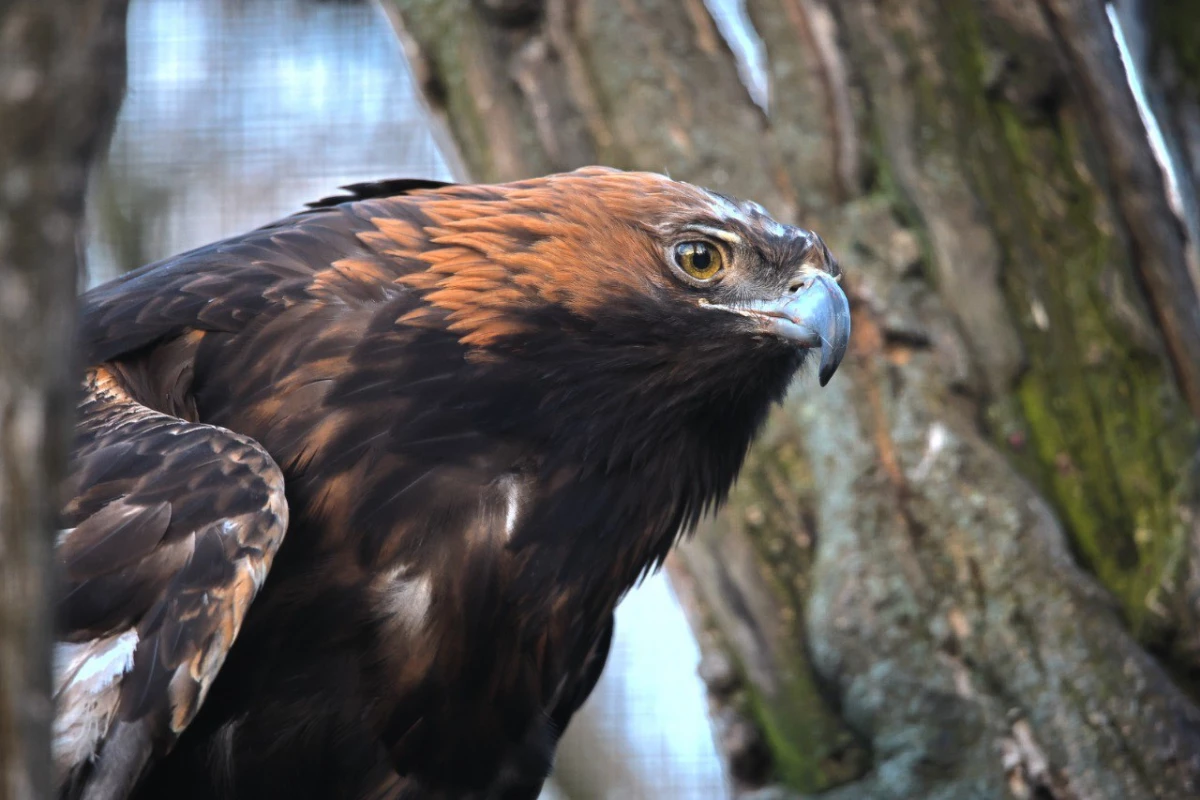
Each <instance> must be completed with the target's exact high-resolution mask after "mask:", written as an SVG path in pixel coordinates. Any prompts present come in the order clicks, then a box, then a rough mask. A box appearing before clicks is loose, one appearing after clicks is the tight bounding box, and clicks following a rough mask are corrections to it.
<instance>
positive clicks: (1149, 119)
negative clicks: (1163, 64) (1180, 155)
mask: <svg viewBox="0 0 1200 800" xmlns="http://www.w3.org/2000/svg"><path fill="white" fill-rule="evenodd" d="M1104 10H1105V12H1106V13H1107V14H1108V23H1109V25H1111V26H1112V32H1113V39H1115V40H1116V42H1117V50H1118V52H1120V54H1121V64H1122V65H1123V66H1124V67H1125V79H1126V80H1128V81H1129V88H1130V90H1131V91H1132V92H1133V100H1134V102H1135V103H1136V104H1137V110H1138V116H1140V117H1141V118H1142V125H1143V127H1145V129H1146V138H1147V139H1149V140H1150V149H1151V150H1153V151H1154V159H1155V160H1156V161H1158V166H1159V169H1161V170H1162V173H1163V180H1164V181H1165V182H1166V184H1167V200H1168V202H1170V204H1171V210H1172V211H1174V212H1175V216H1177V217H1179V218H1180V219H1183V200H1182V198H1181V197H1180V194H1179V176H1178V174H1177V173H1176V171H1175V165H1174V164H1173V163H1172V161H1171V154H1170V151H1169V150H1167V141H1166V139H1165V138H1163V134H1162V128H1161V127H1159V124H1158V118H1157V117H1155V116H1154V111H1153V109H1151V108H1150V102H1149V101H1148V100H1147V99H1146V87H1145V86H1144V85H1143V83H1142V76H1141V73H1139V72H1138V65H1137V63H1136V61H1135V60H1134V58H1133V55H1132V53H1130V51H1129V41H1128V40H1127V39H1126V37H1125V29H1124V28H1123V27H1122V26H1121V17H1120V14H1118V12H1117V9H1116V7H1115V6H1114V5H1113V4H1112V3H1105V5H1104Z"/></svg>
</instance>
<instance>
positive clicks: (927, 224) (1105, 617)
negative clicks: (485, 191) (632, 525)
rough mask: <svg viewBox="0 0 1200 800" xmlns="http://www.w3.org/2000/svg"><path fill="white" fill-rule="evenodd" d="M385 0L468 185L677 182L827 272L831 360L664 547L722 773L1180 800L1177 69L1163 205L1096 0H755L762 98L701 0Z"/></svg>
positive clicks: (1183, 603) (1193, 608)
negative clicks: (694, 638)
mask: <svg viewBox="0 0 1200 800" xmlns="http://www.w3.org/2000/svg"><path fill="white" fill-rule="evenodd" d="M385 5H386V7H387V8H388V9H389V10H390V11H392V12H396V13H395V14H394V16H395V17H396V19H397V20H398V22H399V24H400V25H401V26H402V35H403V38H404V40H405V43H406V46H407V48H408V50H409V53H410V57H411V58H412V59H413V61H414V65H415V66H416V68H417V74H418V76H419V77H420V80H421V81H422V84H423V87H424V90H425V93H426V96H427V98H428V100H429V102H430V104H431V106H432V107H433V110H434V111H435V112H436V113H437V114H438V116H440V118H441V119H442V120H443V122H444V123H445V127H446V129H447V130H448V131H449V132H450V133H451V134H452V136H453V139H454V140H455V141H456V142H457V143H458V145H459V152H460V156H461V159H462V162H463V163H464V164H465V165H466V169H467V170H468V171H469V173H470V175H471V176H472V177H473V178H475V179H478V180H483V181H494V180H505V179H512V178H518V177H523V176H527V175H531V174H538V173H546V172H552V171H557V170H563V169H570V168H574V167H577V166H580V165H582V164H585V163H593V162H595V163H604V164H609V165H612V166H617V167H623V168H629V169H650V170H655V171H664V172H668V173H670V174H671V175H672V176H673V177H677V178H681V179H685V180H688V181H692V182H695V183H699V184H702V185H705V186H709V187H711V188H714V189H717V190H720V191H724V192H730V193H733V194H736V195H739V196H741V197H746V198H752V199H755V200H757V201H759V202H760V203H762V204H763V205H765V206H766V207H767V208H769V209H771V210H772V211H773V212H774V213H775V214H776V215H777V216H779V217H780V218H782V219H785V220H788V221H792V222H796V223H798V224H801V225H803V226H805V227H809V228H813V229H815V230H817V231H818V232H820V233H821V234H822V235H823V236H824V237H825V239H826V240H827V241H828V242H829V244H830V247H831V248H832V249H833V251H834V253H835V255H837V256H838V257H839V258H840V260H841V262H842V265H843V267H844V269H845V272H846V275H847V278H846V285H847V287H848V292H849V293H850V294H851V297H852V303H853V309H854V337H853V341H852V344H851V352H850V354H849V355H848V356H847V358H846V361H845V363H844V364H843V366H842V369H841V371H840V372H839V373H838V375H837V376H836V378H835V379H834V380H833V381H832V383H831V384H830V386H829V387H827V388H826V389H824V390H818V389H817V387H816V386H815V381H812V380H802V381H800V385H799V386H798V387H797V389H796V391H795V392H794V393H793V396H792V398H791V399H790V400H789V402H788V403H787V404H786V406H785V407H784V408H783V409H781V411H780V413H778V414H776V415H775V416H774V418H773V420H772V423H771V425H770V427H769V429H768V431H767V433H766V435H765V437H764V439H763V441H761V442H760V443H759V444H758V445H757V446H756V447H755V448H754V451H753V453H752V455H751V458H750V460H749V462H748V463H747V465H746V469H745V471H744V473H743V476H742V479H741V480H740V482H739V486H738V488H737V490H736V492H735V493H734V496H733V498H732V500H731V502H730V506H729V507H728V508H727V509H726V510H725V511H724V512H723V513H722V514H721V515H720V516H719V518H718V519H716V520H715V521H714V522H713V523H712V524H710V525H708V526H706V527H705V528H704V529H703V530H701V531H700V533H699V534H698V535H697V537H696V538H695V539H694V540H693V541H692V542H690V543H689V544H688V545H686V546H685V547H683V548H682V549H681V550H680V551H679V553H678V555H677V557H676V558H674V560H673V563H672V565H671V569H672V577H673V579H674V581H675V585H676V587H677V589H678V590H679V591H680V594H681V596H682V597H683V598H684V600H685V604H686V605H687V606H688V608H689V610H690V612H691V615H692V620H693V623H694V625H695V627H696V628H697V630H698V632H699V635H700V639H701V644H702V648H703V649H704V650H705V652H706V660H705V664H704V665H703V673H704V674H705V676H706V678H707V679H708V681H709V686H710V691H711V694H712V699H713V702H714V706H715V707H716V709H717V715H716V716H717V719H718V724H719V728H720V730H721V732H722V736H723V740H724V741H725V742H726V743H727V748H726V749H727V753H728V755H729V758H730V764H731V770H732V772H733V774H734V776H735V778H736V779H737V780H738V782H739V786H740V787H741V788H743V789H749V788H753V787H756V786H761V785H764V784H766V783H777V784H779V785H780V786H781V787H786V789H784V788H780V789H779V791H781V792H785V791H792V792H807V793H821V796H822V797H828V798H843V797H844V798H915V797H921V798H946V800H950V799H951V798H955V799H957V798H970V797H980V798H994V797H1008V796H1011V797H1017V798H1025V797H1043V798H1047V797H1051V798H1059V799H1060V800H1065V799H1066V798H1089V799H1090V798H1113V799H1114V800H1118V799H1121V800H1133V799H1135V798H1176V797H1179V798H1184V797H1194V796H1197V794H1200V711H1198V710H1197V705H1196V700H1197V698H1198V697H1200V692H1198V691H1197V686H1198V685H1197V682H1196V680H1195V679H1196V676H1197V675H1200V623H1198V621H1200V466H1198V461H1197V455H1196V454H1197V446H1198V443H1200V434H1198V431H1200V427H1198V425H1197V418H1198V416H1200V296H1198V294H1197V285H1198V283H1200V281H1198V280H1197V278H1196V274H1197V269H1196V258H1195V252H1196V242H1195V240H1194V238H1192V239H1190V238H1189V236H1188V232H1189V231H1192V232H1195V231H1196V230H1198V229H1200V225H1197V224H1196V222H1195V217H1196V214H1195V196H1196V191H1195V183H1196V178H1195V175H1196V169H1195V165H1196V164H1198V163H1200V159H1198V158H1197V156H1196V153H1197V152H1200V150H1198V149H1197V148H1198V146H1200V136H1198V135H1196V133H1195V132H1196V131H1197V130H1200V123H1197V119H1200V116H1198V115H1197V112H1196V108H1197V105H1196V102H1195V101H1196V97H1195V94H1194V88H1195V85H1196V84H1194V83H1190V82H1187V81H1186V80H1177V81H1176V82H1175V83H1162V81H1163V80H1165V79H1164V78H1162V77H1161V76H1162V73H1161V72H1160V73H1154V75H1153V76H1152V80H1151V88H1152V89H1154V88H1155V87H1160V86H1166V87H1167V88H1166V89H1162V90H1160V91H1157V92H1156V93H1155V94H1154V97H1153V98H1152V100H1153V102H1152V107H1155V103H1156V104H1157V106H1158V107H1159V108H1160V113H1162V114H1164V118H1165V119H1167V121H1168V128H1169V130H1168V135H1167V136H1166V137H1165V139H1166V142H1167V148H1168V150H1167V153H1168V157H1169V159H1168V160H1173V161H1175V162H1177V163H1178V164H1179V165H1182V167H1181V169H1180V174H1181V176H1182V178H1181V179H1180V180H1179V181H1177V183H1180V184H1181V188H1176V189H1174V190H1172V191H1168V185H1167V182H1166V180H1165V178H1164V174H1163V172H1162V170H1161V169H1160V166H1159V164H1158V163H1157V162H1156V160H1155V155H1154V152H1153V151H1152V149H1151V146H1150V144H1149V142H1148V139H1147V135H1146V130H1145V127H1144V125H1143V122H1142V120H1141V118H1140V117H1139V113H1138V108H1137V106H1136V104H1135V99H1134V94H1133V92H1132V91H1131V89H1130V85H1129V83H1128V82H1127V80H1126V77H1125V73H1124V71H1123V68H1122V63H1121V58H1120V55H1119V52H1118V47H1117V44H1116V42H1115V40H1114V37H1113V34H1112V30H1111V28H1110V24H1109V20H1108V18H1107V17H1106V14H1105V8H1104V6H1103V4H1101V3H1099V2H1095V3H1091V2H1069V1H1068V0H904V1H903V2H901V1H900V0H891V1H890V2H884V0H837V2H833V0H830V1H829V2H823V1H822V0H748V5H749V12H750V16H751V18H752V20H753V22H754V24H755V26H756V28H757V30H758V31H759V32H760V33H761V36H762V39H763V44H764V46H765V52H766V57H767V77H768V81H769V86H770V100H769V110H768V111H766V112H764V111H762V110H761V109H760V108H759V107H758V106H757V105H756V104H755V103H754V101H753V100H752V98H751V95H750V93H749V92H748V91H747V89H746V88H745V86H744V85H743V83H742V82H741V81H740V80H739V76H738V66H737V63H736V59H735V57H734V55H733V54H732V53H731V51H730V49H729V48H728V47H727V45H726V43H725V41H724V40H723V38H722V36H721V34H720V33H719V31H718V29H717V27H716V26H715V24H714V22H713V20H712V19H711V18H710V16H709V13H708V11H707V10H706V7H705V5H704V3H703V0H581V1H580V2H567V0H546V1H545V2H542V1H540V0H449V1H446V2H425V1H423V0H388V2H387V3H385ZM1179 5H1180V4H1179V3H1170V2H1164V3H1162V4H1161V5H1157V4H1153V3H1150V2H1148V1H1147V2H1143V3H1129V4H1127V7H1126V6H1123V7H1122V13H1123V14H1125V15H1126V17H1127V18H1128V19H1129V21H1130V27H1132V28H1134V29H1135V30H1136V31H1146V30H1159V31H1166V32H1173V31H1174V30H1176V29H1175V28H1172V27H1170V26H1167V27H1165V28H1164V27H1162V24H1161V18H1162V14H1163V13H1167V12H1169V11H1171V10H1172V9H1173V7H1175V6H1179ZM1156 14H1157V15H1158V16H1155V15H1156ZM1155 24H1158V25H1159V27H1158V28H1153V25H1155ZM1190 46H1192V47H1194V46H1195V43H1194V42H1192V43H1191V45H1190ZM1171 52H1176V53H1177V54H1179V55H1180V58H1179V59H1178V61H1177V63H1182V64H1183V65H1184V66H1185V67H1186V68H1187V69H1188V70H1191V69H1192V67H1194V64H1193V61H1195V58H1194V53H1193V52H1192V51H1187V52H1186V53H1184V52H1183V51H1180V50H1176V51H1171ZM1171 74H1172V75H1174V73H1171ZM1183 74H1184V75H1185V76H1190V75H1194V74H1196V73H1195V72H1194V71H1185V72H1184V73H1183ZM1176 77H1178V76H1177V75H1176ZM1172 80H1175V78H1172ZM1156 81H1158V82H1156ZM1189 104H1190V105H1189ZM1162 109H1166V110H1167V111H1171V112H1174V113H1173V115H1171V114H1166V113H1165V112H1164V111H1162ZM747 722H750V723H752V724H753V730H754V731H757V734H756V735H750V736H748V735H746V723H747ZM756 736H757V739H756Z"/></svg>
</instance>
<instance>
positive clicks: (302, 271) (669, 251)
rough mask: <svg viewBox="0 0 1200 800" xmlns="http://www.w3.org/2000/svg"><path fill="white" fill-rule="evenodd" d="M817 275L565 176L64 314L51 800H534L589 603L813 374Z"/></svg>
mask: <svg viewBox="0 0 1200 800" xmlns="http://www.w3.org/2000/svg"><path fill="white" fill-rule="evenodd" d="M836 275H837V267H836V265H835V263H834V261H833V259H832V258H831V256H830V255H829V252H828V250H826V248H825V246H824V245H823V244H822V243H821V241H820V239H819V238H818V237H816V236H815V235H814V234H811V233H809V232H807V231H803V230H800V229H797V228H793V227H789V226H785V225H780V224H779V223H777V222H775V221H774V220H772V219H771V218H770V217H769V216H767V215H766V213H765V212H764V211H763V210H762V209H760V208H759V207H757V206H755V205H753V204H746V203H738V202H736V201H733V200H730V199H728V198H726V197H723V196H721V195H717V194H713V193H710V192H707V191H705V190H703V189H699V188H696V187H693V186H689V185H687V184H682V183H677V182H673V181H670V180H668V179H666V178H663V177H662V176H658V175H650V174H643V173H623V172H618V171H615V170H605V169H598V168H592V169H587V170H580V171H577V172H574V173H569V174H566V175H555V176H549V177H546V178H541V179H536V180H529V181H522V182H518V183H512V184H506V185H500V186H443V185H439V184H434V183H431V182H425V181H412V182H407V181H390V182H383V183H379V184H370V185H364V186H357V187H351V194H349V195H347V196H342V197H335V198H330V199H328V200H324V201H321V202H319V203H315V204H313V207H312V208H311V209H310V210H309V211H306V212H304V213H301V214H298V215H296V216H293V217H289V218H287V219H285V220H283V221H281V222H278V223H275V224H273V225H270V226H267V227H265V228H262V229H260V230H257V231H254V232H252V233H249V234H247V235H245V236H241V237H236V238H234V239H230V240H227V241H224V242H219V243H217V244H213V245H210V246H208V247H204V248H201V249H199V250H195V251H192V252H190V253H185V254H183V255H181V256H177V257H175V258H172V259H168V260H167V261H164V262H161V263H159V264H154V265H151V266H148V267H145V268H143V269H141V270H138V271H137V272H134V273H131V274H129V275H127V276H125V277H123V278H121V279H119V280H117V281H114V282H113V283H110V284H108V285H106V286H102V287H99V288H97V289H95V290H93V291H92V292H89V293H88V294H87V295H85V297H84V298H83V321H82V346H83V351H84V354H85V357H86V361H87V363H88V364H90V365H92V367H91V369H90V371H89V372H88V377H87V380H86V382H85V386H84V398H83V401H82V403H81V404H80V417H81V419H80V423H79V427H78V435H77V441H76V445H75V451H74V456H73V471H72V478H71V483H70V485H69V487H68V488H69V496H70V497H71V500H70V502H69V503H68V505H67V507H66V509H65V511H64V514H63V517H64V519H63V527H64V529H65V530H64V531H63V532H62V533H61V534H60V537H59V544H58V560H59V563H60V566H61V569H62V574H63V582H64V585H65V590H64V593H63V595H62V598H61V600H60V602H59V606H58V608H59V619H60V632H59V639H60V645H59V648H58V656H59V658H58V663H57V672H56V686H57V692H58V702H59V709H58V717H57V722H56V729H55V734H56V742H55V745H56V751H55V757H56V765H57V767H58V774H59V783H60V793H61V796H63V797H87V798H92V797H126V796H130V795H131V794H132V795H135V796H138V797H146V798H157V797H172V798H176V797H177V798H202V797H203V798H213V797H219V798H261V797H289V798H295V797H300V798H306V797H312V798H348V799H350V800H358V799H359V798H468V797H469V798H511V799H512V800H515V799H516V798H533V797H536V795H537V793H538V791H539V789H540V787H541V784H542V781H543V779H544V777H545V775H546V773H547V772H548V770H549V767H550V763H551V759H552V757H553V751H554V746H555V742H556V741H557V738H558V736H559V734H560V733H561V731H562V729H563V727H564V726H565V725H566V724H567V721H568V720H569V719H570V717H571V715H572V714H573V713H574V712H575V710H576V709H577V708H578V707H579V705H580V704H581V703H582V702H583V700H584V699H585V698H586V697H587V695H588V693H589V692H590V691H591V689H592V687H593V685H594V683H595V681H596V679H597V677H598V676H599V673H600V670H601V668H602V667H603V664H604V660H605V657H606V655H607V649H608V643H609V639H610V637H611V634H612V612H613V608H614V607H615V605H616V603H617V601H618V600H619V599H620V597H621V596H622V595H623V594H624V592H625V591H627V590H628V589H629V587H630V586H631V585H632V584H633V583H634V582H635V581H636V580H637V578H638V577H639V576H640V575H641V574H643V573H644V572H645V571H646V570H648V569H652V568H654V567H655V566H657V565H659V564H660V563H661V562H662V559H663V558H664V557H665V556H666V554H667V552H668V550H669V548H670V547H671V545H672V544H673V542H674V541H675V539H676V537H677V536H678V535H679V533H680V532H681V531H686V530H688V529H689V528H691V527H692V526H693V525H694V524H695V523H696V521H697V520H698V518H699V517H700V516H701V515H702V514H703V513H704V512H706V511H708V510H710V509H712V508H713V507H715V506H716V505H718V504H719V503H720V502H721V501H722V500H723V499H724V497H725V495H726V493H727V491H728V489H729V487H730V485H731V484H732V482H733V480H734V478H735V476H736V474H737V471H738V469H739V467H740V465H741V463H742V460H743V457H744V456H745V453H746V449H747V447H748V446H749V444H750V442H751V439H752V438H753V436H754V434H755V433H756V432H757V430H758V429H759V427H760V426H761V424H762V422H763V419H764V417H765V415H766V412H767V410H768V408H769V406H770V404H771V403H772V402H774V401H777V400H778V399H780V398H781V397H782V396H783V394H784V392H785V390H786V389H787V386H788V384H789V382H790V381H791V379H792V377H793V375H794V373H795V372H796V370H797V368H798V367H799V366H800V364H801V363H802V361H803V358H804V355H805V353H806V352H808V351H809V350H810V349H811V350H814V351H819V352H820V360H821V364H820V367H819V371H820V377H821V381H822V383H823V382H824V381H826V380H828V378H829V376H830V375H831V374H832V372H833V370H834V369H835V368H836V367H837V364H838V362H839V361H840V359H841V356H842V353H843V352H844V350H845V347H846V343H847V339H848V336H849V310H848V307H847V304H846V299H845V295H844V294H842V292H841V290H840V289H839V288H838V287H837V285H836V283H835V280H834V278H835V277H836ZM285 531H286V535H285ZM235 637H236V643H235Z"/></svg>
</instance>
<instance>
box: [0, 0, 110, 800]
mask: <svg viewBox="0 0 1200 800" xmlns="http://www.w3.org/2000/svg"><path fill="white" fill-rule="evenodd" d="M125 4H126V0H5V2H2V3H0V798H3V799H4V800H8V798H13V800H17V798H20V799H21V800H24V798H40V797H49V796H50V786H51V782H50V721H51V717H52V703H51V696H50V647H51V641H52V640H51V624H50V590H49V584H50V579H49V575H50V573H49V566H50V551H51V542H52V541H53V533H52V530H53V529H52V524H53V521H54V517H55V515H56V514H57V512H58V499H57V491H56V489H57V485H58V481H59V479H60V477H61V475H62V472H63V468H64V466H65V459H66V453H67V446H68V444H69V436H70V430H71V428H70V415H71V409H72V408H73V407H74V402H73V398H74V384H75V380H76V375H75V373H74V370H73V369H71V366H72V359H71V357H70V348H71V340H72V336H73V330H74V326H73V323H72V319H73V315H74V309H75V279H76V275H77V273H78V272H79V265H78V260H77V252H78V251H77V236H78V233H79V230H80V223H81V219H82V216H83V198H84V188H85V186H86V182H87V171H88V167H89V165H90V163H91V161H92V158H93V157H94V156H95V155H96V154H98V153H99V152H101V148H102V147H103V145H104V143H105V142H107V139H108V135H109V133H110V131H111V129H112V125H113V123H114V121H115V119H116V113H117V107H118V105H119V102H120V95H121V91H122V89H123V87H124V75H125Z"/></svg>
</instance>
